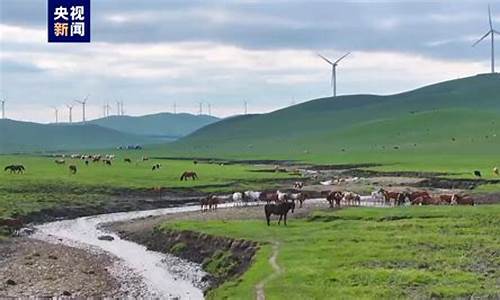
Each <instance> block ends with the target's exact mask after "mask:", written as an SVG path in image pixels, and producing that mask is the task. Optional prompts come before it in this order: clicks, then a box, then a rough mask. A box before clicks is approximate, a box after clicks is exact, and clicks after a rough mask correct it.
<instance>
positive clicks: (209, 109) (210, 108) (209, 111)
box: [207, 103, 212, 116]
mask: <svg viewBox="0 0 500 300" xmlns="http://www.w3.org/2000/svg"><path fill="white" fill-rule="evenodd" d="M207 105H208V115H209V116H211V115H212V104H210V103H207Z"/></svg>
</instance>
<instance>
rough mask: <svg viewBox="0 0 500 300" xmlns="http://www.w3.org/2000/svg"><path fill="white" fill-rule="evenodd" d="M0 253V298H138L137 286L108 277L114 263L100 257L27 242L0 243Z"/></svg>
mask: <svg viewBox="0 0 500 300" xmlns="http://www.w3.org/2000/svg"><path fill="white" fill-rule="evenodd" d="M0 253H2V255H1V259H0V298H6V297H28V296H31V297H33V296H37V297H61V296H67V297H99V298H101V297H115V298H116V297H118V298H120V297H127V296H134V295H135V296H140V295H141V293H140V290H141V286H140V285H139V282H134V280H131V281H128V282H121V283H119V282H118V281H117V280H116V279H114V277H113V276H111V275H110V271H111V270H112V269H113V263H114V259H113V258H111V257H110V256H108V255H106V254H103V253H90V252H88V251H86V250H82V249H76V248H72V247H68V246H65V245H62V244H50V243H46V242H42V241H36V240H32V239H28V238H15V239H10V240H8V241H3V242H0ZM124 289H126V290H128V291H129V292H123V290H124ZM134 291H135V292H134Z"/></svg>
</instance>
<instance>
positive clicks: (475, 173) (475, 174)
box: [474, 170, 481, 178]
mask: <svg viewBox="0 0 500 300" xmlns="http://www.w3.org/2000/svg"><path fill="white" fill-rule="evenodd" d="M474 176H476V177H479V178H481V172H480V171H478V170H475V171H474Z"/></svg>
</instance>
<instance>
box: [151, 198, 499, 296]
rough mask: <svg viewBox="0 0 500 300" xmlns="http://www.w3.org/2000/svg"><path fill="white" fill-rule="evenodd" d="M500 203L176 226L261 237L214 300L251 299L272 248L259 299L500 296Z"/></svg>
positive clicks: (361, 210) (173, 225)
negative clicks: (277, 269)
mask: <svg viewBox="0 0 500 300" xmlns="http://www.w3.org/2000/svg"><path fill="white" fill-rule="evenodd" d="M499 216H500V205H488V206H486V205H485V206H476V207H411V208H401V209H377V208H352V209H344V210H340V211H333V212H316V213H313V215H312V216H311V217H310V218H309V219H303V220H292V221H290V222H289V226H288V227H283V226H281V227H279V226H277V225H272V226H271V227H267V226H266V225H265V222H264V221H263V220H244V221H215V220H214V221H208V222H203V223H200V221H175V222H169V223H165V224H163V225H162V226H161V228H164V229H177V230H193V231H199V232H204V233H208V234H212V235H218V236H228V237H232V238H238V239H241V238H242V239H248V240H254V241H259V242H260V243H261V244H262V247H261V249H260V250H259V252H258V253H257V255H256V257H255V261H254V263H253V265H252V266H251V267H250V269H249V270H248V271H247V272H246V273H245V274H244V275H243V276H242V277H241V278H238V279H234V280H232V281H229V282H226V283H225V284H224V285H222V286H221V287H219V288H217V289H216V290H214V291H212V292H211V293H210V295H209V298H212V299H254V298H255V285H256V284H257V283H258V282H260V281H261V280H263V279H264V278H266V277H267V276H268V275H269V274H271V273H272V269H271V266H270V265H269V263H268V261H267V260H268V258H269V256H270V255H271V243H276V242H278V243H279V245H280V246H279V254H278V258H277V262H278V264H279V265H280V266H281V267H282V268H283V270H284V272H283V273H282V274H281V275H279V276H277V277H275V278H273V279H271V280H270V281H269V282H268V283H267V284H266V286H265V294H266V299H325V297H331V298H338V299H396V298H417V299H422V298H423V299H427V298H432V297H437V298H469V297H471V296H474V297H492V298H495V297H498V296H500V285H499V284H498V283H499V280H500V273H499V270H500V256H499V253H500V238H499V237H500V217H499Z"/></svg>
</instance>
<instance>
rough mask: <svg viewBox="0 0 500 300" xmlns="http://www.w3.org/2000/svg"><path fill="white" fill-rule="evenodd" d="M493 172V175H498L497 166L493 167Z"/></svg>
mask: <svg viewBox="0 0 500 300" xmlns="http://www.w3.org/2000/svg"><path fill="white" fill-rule="evenodd" d="M493 174H495V175H497V176H498V175H500V172H499V171H498V168H497V167H494V168H493Z"/></svg>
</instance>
